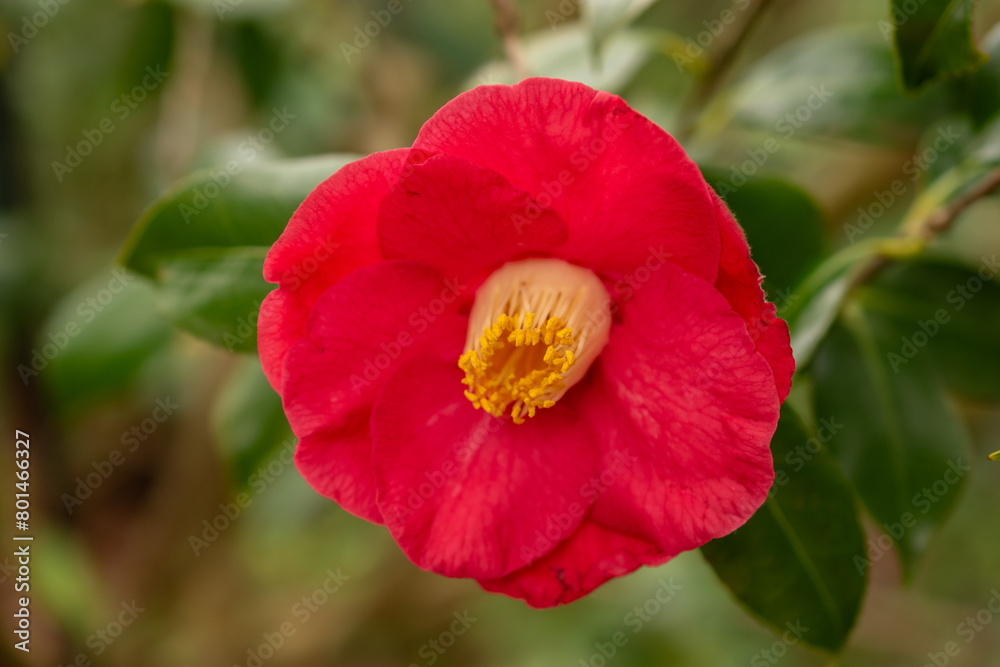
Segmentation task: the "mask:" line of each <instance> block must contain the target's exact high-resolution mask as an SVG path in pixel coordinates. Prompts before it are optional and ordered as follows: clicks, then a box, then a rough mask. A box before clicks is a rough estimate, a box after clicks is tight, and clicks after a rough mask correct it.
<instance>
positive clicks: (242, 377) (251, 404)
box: [212, 357, 292, 490]
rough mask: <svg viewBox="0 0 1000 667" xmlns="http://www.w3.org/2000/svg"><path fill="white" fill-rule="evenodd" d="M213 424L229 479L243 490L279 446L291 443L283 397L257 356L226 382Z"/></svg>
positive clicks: (242, 362)
mask: <svg viewBox="0 0 1000 667" xmlns="http://www.w3.org/2000/svg"><path fill="white" fill-rule="evenodd" d="M212 425H213V430H214V432H215V438H216V441H217V442H218V443H219V445H220V446H221V448H222V452H223V457H224V458H225V461H226V465H227V468H228V469H229V473H230V478H231V479H232V481H233V483H234V484H235V485H236V486H237V487H238V488H239V489H241V490H242V489H245V488H247V487H248V486H249V484H250V476H251V475H252V474H253V473H254V471H255V470H257V469H258V468H259V467H260V465H261V464H262V463H263V462H264V461H266V460H267V459H268V458H269V457H270V456H271V454H272V453H273V452H274V451H275V450H276V449H277V448H278V447H279V446H281V445H282V444H284V443H291V442H292V439H291V437H292V430H291V428H290V427H289V425H288V420H287V419H285V413H284V411H283V410H282V407H281V397H279V396H278V394H277V393H276V392H275V391H274V389H272V388H271V385H270V384H269V383H268V381H267V378H266V377H264V371H263V370H261V367H260V360H259V359H257V358H256V357H248V358H245V359H243V360H242V361H241V362H240V363H239V365H238V366H237V367H236V370H235V371H234V372H233V374H232V376H231V377H230V378H229V380H228V381H227V382H226V384H225V386H224V387H223V389H222V391H221V393H220V394H219V398H218V402H217V403H216V404H215V408H214V410H213V414H212Z"/></svg>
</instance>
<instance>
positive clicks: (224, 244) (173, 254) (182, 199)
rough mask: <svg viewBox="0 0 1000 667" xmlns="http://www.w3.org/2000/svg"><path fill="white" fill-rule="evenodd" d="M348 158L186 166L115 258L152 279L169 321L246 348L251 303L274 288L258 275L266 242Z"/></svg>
mask: <svg viewBox="0 0 1000 667" xmlns="http://www.w3.org/2000/svg"><path fill="white" fill-rule="evenodd" d="M355 159H357V156H353V155H329V156H322V157H317V158H308V159H304V160H289V161H281V162H270V163H262V164H259V165H251V166H240V165H238V164H236V167H233V164H235V163H230V165H229V166H230V167H232V168H230V169H228V170H227V169H224V168H220V169H215V170H212V169H209V170H203V171H200V172H197V173H195V174H192V175H191V176H189V177H188V178H185V179H184V180H182V181H181V182H179V183H178V184H177V185H175V186H174V187H173V188H171V189H170V190H169V191H168V192H167V193H165V194H164V195H163V196H162V197H160V199H158V200H157V201H156V202H155V203H154V204H153V205H152V206H151V207H150V208H149V209H148V210H147V211H146V213H145V214H144V215H143V216H142V218H141V219H140V220H139V222H138V223H137V225H136V227H135V229H134V230H133V232H132V235H131V236H130V238H129V240H128V242H127V243H126V246H125V250H124V251H123V253H122V257H121V261H122V263H123V264H124V265H125V266H126V267H128V268H129V269H132V270H133V271H136V272H138V273H140V274H142V275H144V276H147V277H149V278H151V279H153V281H154V282H155V286H156V290H155V295H156V301H157V303H158V304H159V306H160V308H161V310H162V312H163V314H164V316H165V317H167V318H168V319H169V320H170V321H171V322H172V323H173V324H174V325H175V326H177V327H179V328H181V329H184V330H185V331H188V332H190V333H192V334H194V335H195V336H198V337H200V338H203V339H205V340H207V341H209V342H211V343H213V344H215V345H220V346H224V347H226V348H227V349H229V350H230V351H241V352H252V351H254V350H255V349H256V345H257V332H256V318H257V311H258V310H259V308H260V303H261V301H262V300H263V299H264V297H265V296H266V295H267V293H268V292H270V291H271V290H272V289H273V286H271V285H269V284H268V283H266V282H265V281H264V277H263V275H262V270H263V262H264V257H265V255H266V254H267V251H268V249H269V248H270V247H271V245H272V244H273V243H274V242H275V241H276V240H277V239H278V236H280V235H281V232H282V231H283V230H284V229H285V225H287V224H288V220H289V218H291V216H292V213H294V212H295V209H296V208H298V206H299V204H301V203H302V201H303V200H304V199H305V198H306V196H307V195H308V194H309V193H310V192H311V191H312V190H313V189H314V188H315V187H316V186H317V185H319V183H321V182H322V181H323V180H325V179H326V178H328V177H329V176H330V175H332V174H333V173H334V172H335V171H337V170H338V169H340V168H341V167H342V166H344V165H345V164H347V163H348V162H351V161H353V160H355Z"/></svg>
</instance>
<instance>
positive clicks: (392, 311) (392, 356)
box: [282, 260, 466, 518]
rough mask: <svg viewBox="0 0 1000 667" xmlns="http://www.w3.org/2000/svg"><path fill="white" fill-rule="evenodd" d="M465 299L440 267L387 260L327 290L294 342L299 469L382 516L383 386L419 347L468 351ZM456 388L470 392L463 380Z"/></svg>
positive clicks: (290, 407) (289, 371)
mask: <svg viewBox="0 0 1000 667" xmlns="http://www.w3.org/2000/svg"><path fill="white" fill-rule="evenodd" d="M448 302H450V303H448ZM457 303H458V297H457V288H454V286H453V285H452V284H451V283H450V281H445V280H442V279H441V277H440V276H439V275H438V274H437V273H435V272H434V271H433V270H431V269H429V268H427V267H423V266H421V265H418V264H413V263H410V262H401V261H395V260H394V261H385V262H379V263H377V264H373V265H371V266H366V267H362V268H361V269H358V270H357V271H355V272H354V273H352V274H351V275H349V276H347V277H346V278H344V279H343V280H341V281H340V282H339V283H337V284H336V285H335V286H334V287H332V288H330V289H329V290H328V291H327V292H326V293H325V294H324V295H323V296H322V297H320V299H319V301H317V302H316V306H315V308H314V309H313V312H312V315H311V316H310V318H309V322H308V327H307V328H308V336H307V337H306V338H303V339H301V340H299V341H298V342H297V343H295V344H294V345H292V347H291V348H290V349H289V351H288V354H287V356H286V358H285V374H284V386H283V388H282V398H283V401H284V407H285V414H286V415H287V417H288V421H289V423H290V424H291V426H292V430H293V431H294V432H295V435H296V436H298V437H299V438H300V443H299V451H298V452H296V461H297V463H298V467H299V470H300V471H301V472H302V474H303V476H304V477H305V478H306V480H307V481H309V483H310V484H311V485H312V486H313V487H315V488H316V489H317V490H318V491H320V492H321V493H323V494H324V495H326V496H329V497H331V498H334V499H336V500H338V501H339V502H341V503H342V504H344V506H345V508H346V509H347V510H348V511H350V512H353V513H355V514H359V515H361V516H364V517H366V518H370V517H372V516H376V517H377V516H378V515H377V512H376V511H375V509H374V508H375V494H374V485H373V482H372V471H371V463H370V460H369V459H370V450H371V440H370V438H369V437H368V427H367V424H368V420H369V416H370V413H371V408H372V404H373V403H374V401H375V396H376V395H377V394H378V392H379V390H380V389H381V388H382V386H383V385H384V384H385V383H386V381H387V379H388V378H389V377H390V376H391V375H392V373H393V372H395V370H396V369H397V368H398V367H399V366H400V364H401V363H402V362H403V361H405V360H406V359H407V358H409V357H412V356H413V355H415V354H421V353H426V352H440V353H443V354H446V355H448V356H449V357H450V358H452V359H457V358H458V356H459V355H460V354H461V352H462V345H463V343H464V341H465V325H466V322H465V320H464V318H461V317H459V316H457V315H456V314H455V313H454V310H455V308H456V306H457ZM456 368H457V367H456ZM455 390H456V391H458V392H459V395H460V396H461V385H460V384H458V383H457V381H456V385H455ZM353 484H357V485H358V487H357V488H353V487H352V485H353Z"/></svg>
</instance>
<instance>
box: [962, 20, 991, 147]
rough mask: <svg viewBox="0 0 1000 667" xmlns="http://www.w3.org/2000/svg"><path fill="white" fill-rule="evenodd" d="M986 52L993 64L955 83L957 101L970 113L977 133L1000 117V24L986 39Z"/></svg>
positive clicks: (988, 63) (987, 64) (984, 39)
mask: <svg viewBox="0 0 1000 667" xmlns="http://www.w3.org/2000/svg"><path fill="white" fill-rule="evenodd" d="M983 50H984V51H986V54H987V56H988V57H989V61H987V62H986V64H985V65H983V66H982V67H980V68H979V69H978V70H976V71H975V72H973V73H972V74H970V75H968V76H964V77H961V78H959V79H957V80H955V81H954V82H952V87H953V90H954V91H955V92H954V93H953V97H954V98H955V101H956V102H957V103H958V105H959V106H960V107H961V108H963V109H965V110H966V111H967V112H968V114H969V116H970V117H971V119H972V124H973V126H974V127H975V128H977V129H978V128H981V127H983V126H984V125H986V123H988V122H989V121H990V120H991V119H992V118H994V117H996V115H997V113H1000V24H997V25H995V26H993V28H992V29H991V30H990V31H989V32H988V33H987V34H986V36H985V37H983Z"/></svg>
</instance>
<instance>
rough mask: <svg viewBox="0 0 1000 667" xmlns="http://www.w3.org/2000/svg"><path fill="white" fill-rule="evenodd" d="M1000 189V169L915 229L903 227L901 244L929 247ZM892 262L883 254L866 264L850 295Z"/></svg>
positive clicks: (853, 283)
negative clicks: (961, 217)
mask: <svg viewBox="0 0 1000 667" xmlns="http://www.w3.org/2000/svg"><path fill="white" fill-rule="evenodd" d="M998 188H1000V167H996V168H995V169H993V171H990V172H988V173H987V174H986V176H985V177H984V178H983V179H982V180H980V181H979V182H978V183H976V185H975V186H973V187H971V188H969V190H968V191H966V192H964V193H963V194H962V195H961V196H960V197H956V198H955V199H954V200H952V201H951V202H949V203H948V204H945V205H944V206H940V207H938V208H935V209H933V210H932V211H931V212H930V213H929V214H928V215H927V216H926V217H925V218H924V219H923V220H921V221H920V222H919V223H917V224H915V225H913V226H904V229H903V233H902V234H901V235H900V236H899V237H897V238H898V240H899V241H901V242H905V241H906V240H909V241H912V242H913V243H915V244H917V245H919V247H920V248H922V247H924V246H926V245H928V244H929V243H931V242H932V241H933V240H934V239H935V238H936V237H937V236H938V235H940V234H943V233H944V232H946V231H948V230H949V229H950V228H951V226H952V225H953V224H954V223H955V220H956V219H957V218H958V216H959V215H960V214H961V213H962V212H963V211H964V210H965V209H967V208H969V206H971V205H972V204H974V203H975V202H976V201H978V200H979V199H982V198H983V197H985V196H986V195H988V194H990V193H991V192H993V191H994V190H996V189H998ZM892 259H893V257H892V256H891V255H889V254H886V253H883V254H880V255H878V256H876V257H873V258H872V259H871V260H869V261H868V263H867V264H864V265H862V267H861V268H860V269H859V270H858V273H857V274H856V275H855V276H854V279H853V280H852V281H851V289H850V290H848V292H851V291H853V290H854V289H856V288H857V287H859V286H861V285H863V284H864V283H866V282H868V281H869V280H871V279H872V278H873V277H874V276H875V275H877V274H878V273H879V272H880V271H881V270H882V269H883V268H885V267H886V266H888V264H889V263H890V262H891V261H892Z"/></svg>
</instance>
